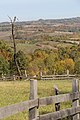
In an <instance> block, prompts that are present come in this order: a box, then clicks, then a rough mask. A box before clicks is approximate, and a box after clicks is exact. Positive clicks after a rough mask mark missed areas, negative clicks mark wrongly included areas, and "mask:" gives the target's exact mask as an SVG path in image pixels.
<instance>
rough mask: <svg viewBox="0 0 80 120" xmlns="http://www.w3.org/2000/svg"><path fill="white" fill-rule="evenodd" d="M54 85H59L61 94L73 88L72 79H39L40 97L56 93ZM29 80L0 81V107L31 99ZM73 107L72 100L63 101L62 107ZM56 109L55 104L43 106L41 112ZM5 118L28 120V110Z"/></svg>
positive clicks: (7, 119)
mask: <svg viewBox="0 0 80 120" xmlns="http://www.w3.org/2000/svg"><path fill="white" fill-rule="evenodd" d="M54 85H57V86H58V88H59V90H60V94H63V93H69V92H71V89H72V81H68V80H55V81H54V80H50V81H49V80H48V81H38V97H46V96H52V95H54ZM29 92H30V83H29V81H9V82H8V81H7V82H0V107H3V106H7V105H11V104H14V103H18V102H22V101H25V100H28V99H29ZM68 107H71V105H70V102H67V103H61V109H63V108H68ZM52 111H54V105H48V106H47V107H41V108H40V109H39V114H43V113H48V112H52ZM4 120H28V111H24V112H22V113H19V114H16V115H13V116H11V117H8V118H5V119H4Z"/></svg>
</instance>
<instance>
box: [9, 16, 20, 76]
mask: <svg viewBox="0 0 80 120" xmlns="http://www.w3.org/2000/svg"><path fill="white" fill-rule="evenodd" d="M8 17H9V16H8ZM9 19H10V22H11V28H12V32H11V33H12V40H13V45H14V65H15V66H16V69H17V71H18V74H19V76H21V71H20V68H19V66H18V63H17V60H16V42H15V34H14V26H15V22H16V19H17V18H16V16H15V17H14V18H13V20H12V19H11V17H9Z"/></svg>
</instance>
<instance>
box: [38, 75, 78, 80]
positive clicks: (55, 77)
mask: <svg viewBox="0 0 80 120" xmlns="http://www.w3.org/2000/svg"><path fill="white" fill-rule="evenodd" d="M77 77H78V76H77V75H70V74H69V75H67V74H65V75H42V76H41V77H40V79H41V80H64V79H66V80H67V79H73V78H77Z"/></svg>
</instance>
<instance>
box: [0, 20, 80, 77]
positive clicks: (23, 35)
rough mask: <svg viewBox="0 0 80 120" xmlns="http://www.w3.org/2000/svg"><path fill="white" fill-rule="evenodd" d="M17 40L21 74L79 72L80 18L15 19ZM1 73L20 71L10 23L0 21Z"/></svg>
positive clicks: (8, 73) (11, 73)
mask: <svg viewBox="0 0 80 120" xmlns="http://www.w3.org/2000/svg"><path fill="white" fill-rule="evenodd" d="M15 41H16V49H17V53H16V59H17V64H18V66H19V68H20V71H21V74H22V75H23V74H24V71H25V70H26V72H27V74H28V75H30V76H33V75H37V76H39V75H40V72H42V73H43V74H54V73H56V74H65V73H66V71H67V69H68V70H69V71H70V74H79V73H80V43H79V42H80V18H71V19H59V20H42V19H40V20H38V21H27V22H16V23H15ZM2 74H7V75H13V74H16V75H17V74H18V73H17V70H16V68H15V66H14V52H13V41H12V36H11V25H10V23H9V22H5V23H0V75H2Z"/></svg>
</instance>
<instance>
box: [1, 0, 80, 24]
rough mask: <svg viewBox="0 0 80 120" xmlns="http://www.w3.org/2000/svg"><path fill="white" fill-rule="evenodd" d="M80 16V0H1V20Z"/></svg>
mask: <svg viewBox="0 0 80 120" xmlns="http://www.w3.org/2000/svg"><path fill="white" fill-rule="evenodd" d="M7 16H10V17H13V16H17V17H18V18H19V20H20V21H27V20H37V19H54V18H69V17H70V18H71V17H80V0H1V1H0V22H3V21H9V19H8V17H7Z"/></svg>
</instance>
